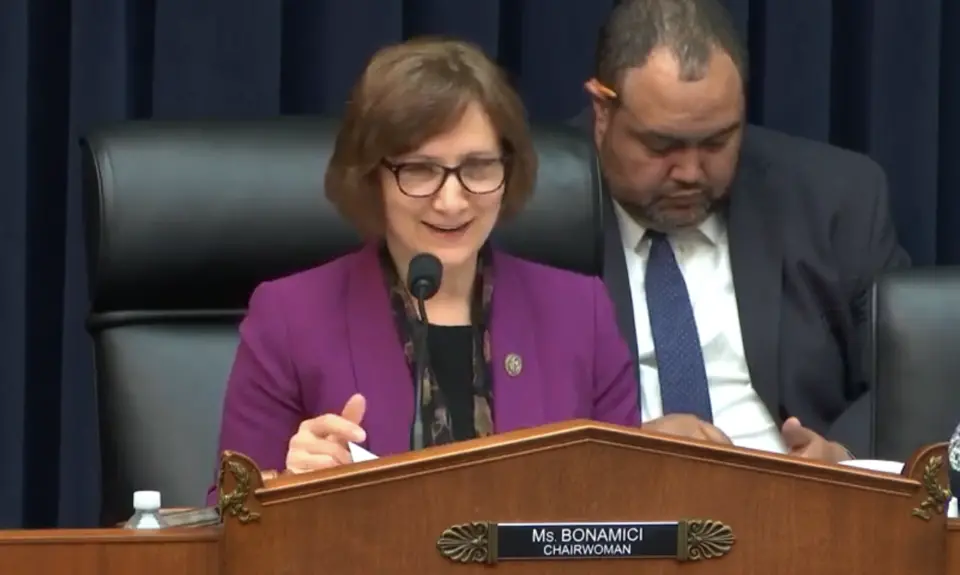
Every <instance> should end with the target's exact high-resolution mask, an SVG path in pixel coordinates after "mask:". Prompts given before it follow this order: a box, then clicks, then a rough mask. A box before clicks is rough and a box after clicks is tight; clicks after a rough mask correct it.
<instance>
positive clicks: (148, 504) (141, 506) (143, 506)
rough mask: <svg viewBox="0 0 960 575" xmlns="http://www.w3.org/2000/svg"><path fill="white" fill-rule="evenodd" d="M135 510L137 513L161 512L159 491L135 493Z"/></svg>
mask: <svg viewBox="0 0 960 575" xmlns="http://www.w3.org/2000/svg"><path fill="white" fill-rule="evenodd" d="M133 508H134V509H136V510H137V511H159V510H160V492H159V491H135V492H134V494H133Z"/></svg>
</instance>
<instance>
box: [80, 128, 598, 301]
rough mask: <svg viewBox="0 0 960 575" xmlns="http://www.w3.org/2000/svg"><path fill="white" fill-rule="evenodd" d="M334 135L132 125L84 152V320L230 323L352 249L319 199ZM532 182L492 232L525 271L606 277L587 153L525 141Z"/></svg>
mask: <svg viewBox="0 0 960 575" xmlns="http://www.w3.org/2000/svg"><path fill="white" fill-rule="evenodd" d="M338 126H339V123H338V121H337V120H334V119H324V118H302V117H298V118H279V119H269V120H251V121H235V122H223V121H190V122H158V121H149V122H127V123H122V124H119V125H116V126H112V127H107V128H104V129H102V130H100V131H97V132H96V133H94V134H91V135H90V136H88V137H87V138H85V139H83V140H82V142H81V146H82V149H83V153H82V166H83V198H84V214H85V219H86V241H87V267H88V278H89V282H90V298H91V302H92V311H93V312H94V313H98V312H110V311H134V310H141V311H151V310H153V311H163V310H228V309H232V310H236V309H243V308H244V307H245V306H246V303H247V299H248V297H249V295H250V293H251V291H252V290H253V288H254V287H256V285H257V284H259V283H260V282H262V281H265V280H269V279H274V278H277V277H280V276H283V275H286V274H289V273H293V272H295V271H299V270H302V269H306V268H309V267H312V266H315V265H319V264H321V263H324V262H327V261H330V260H332V259H334V258H336V257H339V256H341V255H343V254H346V253H348V252H350V251H352V250H354V249H356V248H357V247H358V246H359V245H360V238H359V236H358V235H357V233H356V232H355V231H354V230H353V229H352V228H351V227H350V225H349V224H348V223H347V222H345V221H343V220H342V219H341V218H340V216H339V214H338V213H337V211H336V210H335V209H334V207H333V206H332V204H330V203H329V202H328V201H327V200H326V197H325V196H324V193H323V180H324V172H325V168H326V165H327V161H328V159H329V157H330V154H331V153H332V149H333V142H334V138H335V136H336V131H337V129H338ZM534 139H535V142H536V147H537V150H538V153H539V155H540V171H539V174H538V183H537V189H536V191H535V193H534V197H533V198H532V199H531V201H530V203H529V204H528V205H527V207H526V209H525V210H524V212H523V213H522V214H521V215H520V216H519V217H517V218H516V219H514V220H513V221H511V222H508V223H505V224H504V225H502V226H499V227H498V229H497V230H496V231H495V232H494V243H495V245H497V246H498V247H500V248H501V249H504V250H505V251H507V252H509V253H512V254H514V255H517V256H519V257H522V258H526V259H530V260H533V261H538V262H541V263H544V264H547V265H551V266H555V267H560V268H565V269H568V270H573V271H577V272H580V273H585V274H591V275H599V273H600V271H601V267H602V259H601V258H602V241H601V238H602V233H601V230H600V212H601V210H600V205H601V204H600V196H599V193H598V190H599V183H598V182H599V180H598V175H597V167H596V161H595V157H594V153H593V146H592V144H591V143H590V142H589V141H588V140H587V139H586V138H584V136H583V135H582V133H581V132H578V131H576V130H574V129H572V128H567V127H563V126H557V127H553V128H545V127H540V128H534Z"/></svg>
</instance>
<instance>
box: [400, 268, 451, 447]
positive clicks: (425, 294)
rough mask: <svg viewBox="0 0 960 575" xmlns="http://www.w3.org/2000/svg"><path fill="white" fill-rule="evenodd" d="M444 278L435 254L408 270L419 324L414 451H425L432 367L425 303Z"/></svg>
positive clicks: (415, 347) (415, 343)
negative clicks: (426, 391) (426, 379)
mask: <svg viewBox="0 0 960 575" xmlns="http://www.w3.org/2000/svg"><path fill="white" fill-rule="evenodd" d="M442 277H443V264H441V263H440V260H439V259H437V256H435V255H433V254H427V253H421V254H417V255H415V256H413V259H411V260H410V265H409V266H408V267H407V290H409V291H410V294H411V295H413V297H415V298H416V299H417V309H418V310H419V311H420V322H419V323H418V324H416V325H415V326H414V328H415V329H414V333H413V355H414V365H415V373H416V381H415V382H414V386H413V401H414V404H413V430H412V431H411V438H410V443H411V447H412V448H413V449H414V450H417V449H423V413H422V407H421V403H422V402H423V374H424V372H426V370H427V366H428V365H429V363H430V354H429V352H428V350H427V323H428V322H427V308H426V301H427V300H428V299H430V298H432V297H433V296H435V295H436V294H437V290H439V289H440V279H441V278H442Z"/></svg>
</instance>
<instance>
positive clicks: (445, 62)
mask: <svg viewBox="0 0 960 575" xmlns="http://www.w3.org/2000/svg"><path fill="white" fill-rule="evenodd" d="M472 103H477V104H479V105H480V106H482V107H483V109H484V112H486V114H487V115H488V116H489V117H490V121H491V122H492V123H493V126H494V129H495V130H496V131H497V133H498V134H499V136H500V140H501V145H502V146H503V151H504V153H505V155H506V158H507V177H506V180H505V182H506V183H505V189H504V196H503V206H502V209H501V216H502V217H511V216H513V215H515V214H516V213H518V212H519V211H520V210H521V209H522V208H523V206H524V204H525V203H526V201H527V200H528V199H529V197H530V195H531V193H532V192H533V187H534V184H535V181H536V174H537V155H536V152H535V151H534V147H533V141H532V138H531V136H530V130H529V127H528V125H527V121H526V116H525V113H524V108H523V103H522V101H521V100H520V96H519V95H517V93H516V91H514V90H513V88H512V87H511V86H510V84H509V82H508V81H507V79H506V77H505V75H504V74H503V72H502V70H501V69H500V68H499V67H498V66H497V65H496V64H495V63H494V62H492V61H491V60H490V59H489V58H487V56H486V55H484V53H483V52H482V51H481V50H480V49H479V48H477V47H476V46H474V45H472V44H469V43H466V42H461V41H456V40H445V39H417V40H410V41H407V42H404V43H402V44H396V45H393V46H389V47H387V48H384V49H382V50H380V51H379V52H377V53H376V54H375V55H374V56H373V58H372V59H371V60H370V62H369V63H368V64H367V68H366V70H364V72H363V75H362V76H361V77H360V80H359V81H358V82H357V84H356V86H354V88H353V93H352V95H351V98H350V101H349V102H348V103H347V107H346V112H345V114H344V118H343V124H342V125H341V127H340V131H339V133H338V134H337V138H336V143H335V145H334V150H333V156H332V157H331V158H330V164H329V165H328V166H327V173H326V178H325V181H324V187H325V188H326V194H327V198H329V200H330V201H331V202H332V203H333V204H334V205H335V206H336V207H337V209H338V210H339V211H340V213H341V215H343V217H345V218H346V219H347V220H349V221H350V222H352V223H353V224H354V225H355V226H356V227H357V228H358V229H359V230H360V231H361V232H362V233H363V234H364V235H366V236H374V237H376V236H380V235H382V234H383V221H384V220H383V201H382V196H381V193H382V191H381V190H380V184H379V181H378V179H377V175H378V170H379V169H380V167H381V165H382V164H381V162H382V161H383V160H384V159H385V158H389V157H391V156H396V155H401V154H405V153H409V152H411V151H413V150H416V149H417V148H419V147H420V146H421V145H423V144H424V143H425V142H426V141H428V140H430V139H431V138H434V137H436V136H438V135H441V134H443V133H444V132H446V131H448V130H450V129H452V128H453V127H454V126H455V125H456V124H457V122H459V121H460V119H461V118H462V116H463V113H464V111H465V110H466V108H467V106H469V105H470V104H472Z"/></svg>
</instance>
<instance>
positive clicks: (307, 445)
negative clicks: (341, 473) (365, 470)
mask: <svg viewBox="0 0 960 575" xmlns="http://www.w3.org/2000/svg"><path fill="white" fill-rule="evenodd" d="M366 410H367V400H366V399H365V398H364V397H363V396H362V395H360V394H356V395H354V396H353V397H351V398H350V399H349V400H347V404H346V405H344V406H343V411H342V412H341V413H340V415H336V414H333V413H326V414H324V415H321V416H319V417H314V418H313V419H308V420H306V421H304V422H303V423H301V424H300V429H299V430H297V433H296V434H295V435H294V436H293V437H291V438H290V446H289V448H288V449H287V471H289V472H291V473H306V472H307V471H315V470H317V469H327V468H328V467H336V466H338V465H343V464H345V463H352V462H353V458H351V457H350V448H349V447H348V446H347V442H348V441H352V442H354V443H362V442H364V441H366V439H367V433H366V431H364V430H363V428H362V427H360V423H361V422H362V421H363V414H364V412H366Z"/></svg>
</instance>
